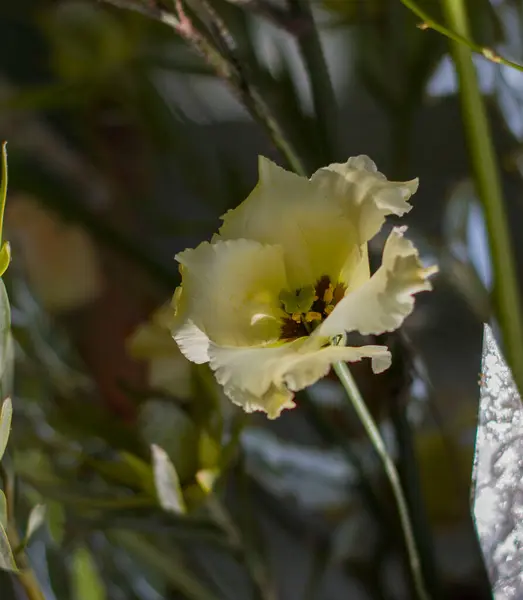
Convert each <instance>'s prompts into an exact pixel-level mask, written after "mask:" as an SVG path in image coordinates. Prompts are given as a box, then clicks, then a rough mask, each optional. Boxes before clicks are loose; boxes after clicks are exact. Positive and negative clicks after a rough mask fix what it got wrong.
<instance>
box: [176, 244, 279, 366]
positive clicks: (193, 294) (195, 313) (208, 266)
mask: <svg viewBox="0 0 523 600" xmlns="http://www.w3.org/2000/svg"><path fill="white" fill-rule="evenodd" d="M176 258H177V260H178V261H179V262H180V263H181V264H182V266H183V287H182V293H181V295H180V298H179V302H180V303H181V304H182V305H183V307H182V309H181V315H182V317H183V318H182V319H180V320H181V321H182V324H178V325H176V326H175V327H174V328H173V334H174V337H175V339H176V341H177V342H178V343H179V344H180V348H181V350H182V352H183V351H184V350H185V351H187V348H188V346H187V344H189V343H190V344H193V342H194V341H195V340H197V339H198V340H199V341H198V344H197V345H198V347H199V348H200V347H201V344H202V343H203V336H202V333H203V334H204V335H205V336H206V337H207V338H209V339H210V340H212V341H213V342H215V343H217V344H222V345H228V346H250V345H256V344H260V343H267V342H273V341H275V340H277V339H278V338H279V335H280V327H281V325H280V318H281V308H280V302H279V299H278V298H279V294H280V292H281V290H282V289H285V288H286V287H287V279H286V276H285V268H284V263H283V251H282V248H281V247H280V246H267V245H263V244H260V243H259V242H256V241H253V240H246V239H238V240H228V241H222V240H218V241H217V242H215V243H212V244H209V243H208V242H204V243H203V244H200V245H199V246H198V247H197V248H195V249H194V250H185V251H184V252H181V253H180V254H178V255H177V256H176ZM196 330H198V331H199V332H198V331H196ZM201 358H202V359H203V355H201ZM190 359H191V360H194V356H192V352H191V357H190Z"/></svg>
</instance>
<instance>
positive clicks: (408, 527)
mask: <svg viewBox="0 0 523 600" xmlns="http://www.w3.org/2000/svg"><path fill="white" fill-rule="evenodd" d="M451 1H452V0H451ZM334 371H335V372H336V375H337V376H338V378H339V380H340V382H341V384H342V385H343V387H344V388H345V391H346V392H347V395H348V397H349V400H350V401H351V404H352V406H353V408H354V410H355V411H356V414H357V415H358V418H359V419H360V421H361V424H362V425H363V427H364V428H365V431H366V433H367V435H368V436H369V439H370V441H371V443H372V445H373V447H374V449H375V451H376V452H377V454H378V456H379V457H380V459H381V461H382V463H383V467H384V469H385V473H386V475H387V478H388V480H389V483H390V485H391V488H392V492H393V494H394V498H395V500H396V505H397V508H398V513H399V516H400V521H401V527H402V529H403V535H404V537H405V544H406V547H407V553H408V557H409V564H410V569H411V572H412V578H413V581H414V586H415V588H416V592H417V594H418V598H419V599H420V600H429V598H430V596H429V595H428V593H427V591H426V589H425V582H424V580H423V574H422V572H421V564H420V558H419V553H418V548H417V545H416V540H415V537H414V531H413V528H412V522H411V518H410V515H409V509H408V505H407V501H406V500H405V495H404V493H403V489H402V487H401V482H400V478H399V475H398V471H397V470H396V465H395V464H394V461H393V460H392V458H391V457H390V454H389V453H388V451H387V448H386V446H385V442H384V441H383V438H382V437H381V435H380V432H379V429H378V426H377V425H376V423H375V421H374V419H373V418H372V415H371V414H370V412H369V409H368V408H367V406H366V405H365V402H364V400H363V398H362V396H361V394H360V391H359V390H358V387H357V385H356V382H355V381H354V379H353V377H352V374H351V372H350V370H349V367H348V366H347V365H346V364H345V363H344V362H338V363H336V364H335V365H334Z"/></svg>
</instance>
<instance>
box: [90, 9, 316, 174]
mask: <svg viewBox="0 0 523 600" xmlns="http://www.w3.org/2000/svg"><path fill="white" fill-rule="evenodd" d="M101 1H103V2H106V3H108V4H111V5H113V6H117V7H118V8H123V9H127V10H133V11H136V12H139V13H140V14H142V15H144V16H146V17H149V18H151V19H154V20H156V21H160V22H161V23H164V24H165V25H168V26H169V27H171V28H172V29H173V30H174V31H175V32H176V33H177V34H178V35H180V36H181V37H182V38H183V39H185V40H186V41H187V43H188V44H189V45H190V46H191V47H192V48H193V49H194V50H195V51H196V52H197V53H198V54H200V55H201V56H202V57H203V58H204V59H205V60H206V61H207V62H208V63H209V64H210V65H211V66H212V67H213V68H214V70H215V72H216V74H217V75H218V76H219V77H220V78H221V79H223V80H224V81H226V82H227V83H228V84H229V86H230V87H231V89H232V91H233V93H234V94H235V95H236V96H237V98H238V99H239V100H240V102H242V103H243V104H244V105H245V107H246V108H247V110H248V111H249V112H250V114H251V116H252V117H253V118H254V119H255V120H256V121H257V122H259V123H260V124H261V125H262V126H263V127H264V129H265V130H266V131H267V133H268V134H269V136H270V138H271V140H272V142H273V143H274V145H275V146H276V148H277V149H278V150H279V151H280V153H281V154H282V155H283V157H284V158H285V159H286V161H287V163H288V166H289V167H290V168H292V169H293V170H294V171H295V172H296V173H299V174H300V175H305V174H306V172H305V168H304V166H303V164H302V162H301V160H300V158H299V157H298V154H297V152H296V151H295V150H294V148H293V147H292V145H291V144H290V142H289V141H288V140H287V138H286V135H285V134H284V131H283V129H282V128H281V127H280V124H279V123H278V122H277V120H276V119H275V118H274V116H273V114H272V112H271V110H270V109H269V107H268V106H267V104H266V103H265V101H264V100H263V99H262V97H261V96H260V94H259V92H258V91H257V90H256V89H255V87H254V86H253V84H252V82H251V81H250V78H249V77H248V76H247V74H246V73H245V69H244V68H243V66H242V65H241V63H240V61H239V60H238V59H237V58H236V47H235V44H234V41H233V39H232V37H231V36H230V34H229V32H228V30H227V28H226V27H225V25H224V24H223V21H221V19H219V17H218V15H217V14H216V12H215V11H214V10H213V9H212V8H211V7H210V5H209V4H208V3H207V2H205V0H204V1H203V2H200V0H198V2H199V4H200V5H201V6H202V7H203V8H204V9H205V11H206V13H207V17H208V19H209V20H210V22H211V25H212V29H213V33H214V36H215V37H217V38H218V40H219V43H220V46H221V50H222V52H223V54H222V52H221V51H220V50H218V48H217V47H216V40H214V39H212V38H211V37H210V36H209V35H206V34H205V32H202V31H200V30H199V29H197V28H196V26H195V25H194V23H193V22H192V20H191V19H190V17H189V16H188V15H187V14H186V12H185V10H184V7H183V4H182V1H181V0H175V2H174V4H175V9H176V14H175V15H173V14H171V13H168V12H166V11H164V10H162V9H158V8H153V7H150V6H144V5H142V4H138V3H136V2H134V1H133V0H101ZM217 19H218V20H217Z"/></svg>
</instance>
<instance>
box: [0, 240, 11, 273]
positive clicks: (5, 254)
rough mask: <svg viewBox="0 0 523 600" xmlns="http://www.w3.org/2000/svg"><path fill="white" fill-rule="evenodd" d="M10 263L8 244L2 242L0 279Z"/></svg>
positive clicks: (9, 247)
mask: <svg viewBox="0 0 523 600" xmlns="http://www.w3.org/2000/svg"><path fill="white" fill-rule="evenodd" d="M10 262H11V245H10V244H9V242H4V244H3V245H2V248H1V249H0V277H1V276H2V275H3V274H4V273H5V272H6V271H7V267H8V266H9V263H10Z"/></svg>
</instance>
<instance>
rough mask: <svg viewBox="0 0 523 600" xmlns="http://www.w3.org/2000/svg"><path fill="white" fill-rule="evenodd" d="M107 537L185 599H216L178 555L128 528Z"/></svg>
mask: <svg viewBox="0 0 523 600" xmlns="http://www.w3.org/2000/svg"><path fill="white" fill-rule="evenodd" d="M109 539H110V540H114V542H115V544H116V545H118V546H123V547H124V548H126V549H127V550H128V551H129V552H131V553H132V554H134V555H135V557H136V558H137V559H138V560H139V561H140V562H143V564H145V565H148V566H149V567H150V568H152V569H154V570H156V571H157V572H158V573H160V574H161V575H162V576H163V577H164V578H165V580H166V581H168V582H169V584H170V585H171V586H172V587H173V588H174V589H175V590H176V591H179V592H180V593H181V594H182V595H183V596H182V597H183V598H185V599H186V600H217V597H216V596H215V595H214V594H213V593H211V592H210V591H209V590H207V589H206V588H205V587H203V585H202V584H201V583H200V581H198V579H197V578H196V576H194V575H193V574H192V573H190V572H189V571H188V570H187V569H186V568H185V565H184V564H183V563H182V562H181V559H180V557H179V556H177V555H173V554H171V553H166V552H165V551H162V549H161V548H159V547H158V546H157V545H156V544H154V543H153V542H152V541H149V539H148V538H147V537H146V536H144V535H140V536H139V535H136V534H134V533H133V532H131V531H128V530H118V531H113V532H111V534H110V536H109Z"/></svg>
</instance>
